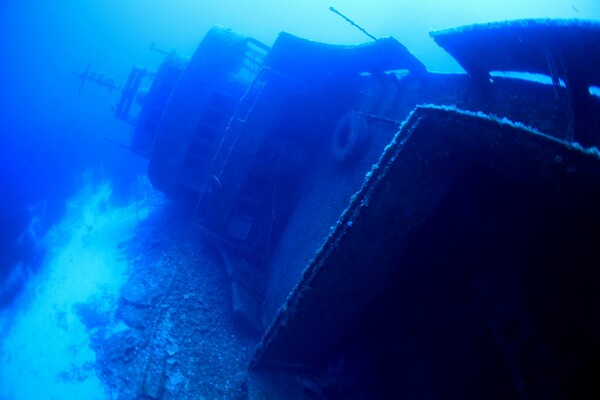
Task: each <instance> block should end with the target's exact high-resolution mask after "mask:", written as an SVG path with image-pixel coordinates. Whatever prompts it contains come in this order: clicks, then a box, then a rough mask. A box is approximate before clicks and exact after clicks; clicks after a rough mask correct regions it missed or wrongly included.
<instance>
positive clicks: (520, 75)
mask: <svg viewBox="0 0 600 400" xmlns="http://www.w3.org/2000/svg"><path fill="white" fill-rule="evenodd" d="M490 76H491V77H492V78H494V77H499V78H510V79H520V80H524V81H529V82H535V83H541V84H543V85H552V84H553V81H552V77H551V76H550V75H545V74H537V73H533V72H519V71H491V72H490ZM558 82H559V86H560V87H562V88H564V87H566V85H565V81H564V80H563V79H562V78H559V80H558Z"/></svg>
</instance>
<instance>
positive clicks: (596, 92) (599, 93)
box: [588, 86, 600, 97]
mask: <svg viewBox="0 0 600 400" xmlns="http://www.w3.org/2000/svg"><path fill="white" fill-rule="evenodd" d="M588 91H589V93H590V94H591V95H592V96H596V97H600V87H598V86H590V87H589V88H588Z"/></svg>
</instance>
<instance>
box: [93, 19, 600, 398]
mask: <svg viewBox="0 0 600 400" xmlns="http://www.w3.org/2000/svg"><path fill="white" fill-rule="evenodd" d="M431 36H432V38H433V40H435V42H436V43H437V44H439V45H440V46H441V47H442V48H443V49H445V50H446V51H447V52H448V53H450V54H451V55H452V56H453V57H454V58H455V59H456V60H457V61H458V63H459V64H460V65H461V66H462V67H463V68H464V70H465V71H466V74H438V73H432V72H430V71H428V70H427V68H426V67H425V65H424V64H423V63H422V62H421V61H420V60H418V59H417V58H416V57H415V56H414V55H412V54H411V53H410V51H409V50H408V49H407V48H406V47H405V46H404V45H402V44H401V43H400V42H398V41H397V40H395V39H394V38H382V39H377V40H373V41H371V42H369V43H365V44H363V45H357V46H334V45H328V44H323V43H316V42H311V41H308V40H305V39H302V38H298V37H295V36H293V35H290V34H287V33H281V34H280V35H279V36H278V38H277V40H276V41H275V42H274V44H273V45H272V46H271V47H268V46H266V45H264V44H262V43H260V42H259V41H257V40H255V39H253V38H250V37H247V36H244V35H242V34H239V33H236V32H233V31H231V30H228V29H225V28H213V29H212V30H210V31H209V33H208V34H207V35H206V37H205V38H204V39H203V41H202V42H201V44H200V45H199V47H198V48H197V50H196V52H195V53H194V54H193V55H192V56H191V57H189V58H186V57H183V56H182V55H180V54H177V53H175V52H172V53H169V54H167V55H165V59H164V62H163V63H162V65H161V66H160V68H159V69H158V70H157V71H156V72H154V73H149V72H147V71H145V70H143V69H139V68H134V70H132V72H131V75H130V79H129V82H128V83H127V85H125V87H124V89H123V90H122V98H121V101H120V103H119V105H118V107H117V110H116V113H115V116H116V117H118V118H121V119H123V120H125V121H127V122H128V123H131V124H132V126H133V132H134V134H133V138H132V141H131V143H130V149H131V151H133V152H135V153H137V154H139V155H141V156H143V157H145V158H147V159H148V176H149V179H150V181H151V182H152V185H153V186H154V187H155V188H156V189H158V190H160V191H162V192H164V193H166V194H167V195H168V197H169V198H171V204H172V209H171V210H170V211H165V215H164V216H162V217H157V218H158V220H157V221H155V224H154V225H152V223H150V222H149V223H148V224H149V225H148V226H147V227H146V228H145V229H147V230H146V231H144V232H142V233H140V237H139V238H138V239H136V240H133V241H132V243H131V244H130V245H131V248H132V249H135V248H136V246H138V248H139V249H143V251H141V250H140V251H139V252H138V253H144V254H146V256H145V257H146V258H145V259H144V260H143V262H140V265H139V267H138V268H137V272H136V273H134V274H133V275H132V277H131V279H130V282H129V283H128V285H127V286H126V288H125V289H124V291H123V293H122V298H121V302H120V305H119V311H118V317H119V318H120V319H121V320H122V321H123V323H124V324H125V325H126V328H125V329H124V330H123V331H121V332H119V333H118V334H114V335H112V336H110V337H103V338H101V340H98V341H97V343H96V346H97V349H98V354H100V356H99V365H101V367H100V370H101V373H100V376H101V378H102V380H103V381H104V383H105V384H106V385H107V386H109V387H110V388H112V390H114V393H115V395H116V396H117V397H118V398H123V399H141V398H145V399H159V398H164V399H176V398H177V399H179V398H223V397H225V398H240V399H242V398H244V399H245V398H247V399H329V400H334V399H391V398H457V399H458V398H460V399H465V398H498V399H507V398H522V399H529V398H565V399H572V398H584V397H587V398H593V397H596V396H598V395H600V393H599V392H600V387H599V385H598V382H597V379H595V378H596V377H595V374H594V371H595V369H594V365H596V364H597V363H598V362H599V361H600V331H599V329H600V328H599V327H600V324H599V323H598V322H599V321H598V304H600V290H599V289H600V286H599V283H600V281H599V278H600V275H599V274H600V272H599V270H598V268H597V266H598V262H597V261H596V258H597V257H596V253H597V248H598V243H599V242H600V209H599V208H598V204H600V152H599V151H598V149H597V147H596V146H600V101H599V99H598V97H597V96H596V95H595V94H594V93H597V88H598V87H600V53H599V52H598V51H597V49H598V48H600V25H599V24H597V23H592V22H582V21H572V20H520V21H507V22H500V23H491V24H484V25H474V26H466V27H460V28H453V29H448V30H444V31H439V32H433V33H431ZM523 77H527V79H523ZM146 84H150V86H149V90H148V91H147V92H142V91H141V89H140V88H141V87H142V86H145V85H146ZM136 98H137V99H139V100H143V103H142V106H141V107H140V108H139V109H136V106H135V102H134V100H135V99H136ZM160 218H162V219H160ZM140 229H142V228H140ZM134 252H135V251H134ZM215 310H216V311H215ZM592 393H594V394H595V396H593V395H592Z"/></svg>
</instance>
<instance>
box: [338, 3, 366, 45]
mask: <svg viewBox="0 0 600 400" xmlns="http://www.w3.org/2000/svg"><path fill="white" fill-rule="evenodd" d="M329 11H331V12H333V13H335V14H337V15H339V16H340V17H342V18H343V19H344V20H345V21H346V22H348V23H349V24H350V25H352V26H354V27H356V28H357V29H358V30H359V31H361V32H362V33H364V34H365V35H367V36H368V37H370V38H371V39H373V40H374V41H377V38H376V37H375V36H373V35H371V34H370V33H369V32H367V31H366V30H365V29H364V28H363V27H361V26H360V25H358V24H357V23H356V22H354V21H352V20H351V19H350V18H348V17H346V16H345V15H344V14H342V13H341V12H339V11H338V10H336V9H335V8H333V7H329Z"/></svg>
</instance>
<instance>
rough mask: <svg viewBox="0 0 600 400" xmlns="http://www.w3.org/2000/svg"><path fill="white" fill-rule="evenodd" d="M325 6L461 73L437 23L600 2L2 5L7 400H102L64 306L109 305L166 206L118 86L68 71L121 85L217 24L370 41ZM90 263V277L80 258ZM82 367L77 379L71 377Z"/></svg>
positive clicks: (0, 196)
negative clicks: (151, 183)
mask: <svg viewBox="0 0 600 400" xmlns="http://www.w3.org/2000/svg"><path fill="white" fill-rule="evenodd" d="M329 6H334V7H336V8H337V9H339V10H340V11H342V12H344V13H345V14H346V15H348V16H349V17H351V18H352V19H354V20H355V21H357V22H358V23H359V24H360V25H361V26H362V27H364V28H365V29H366V30H368V31H369V32H370V33H371V34H373V35H375V36H377V37H385V36H394V37H395V38H397V39H398V40H399V41H401V42H402V43H404V44H405V45H406V46H407V47H408V49H409V50H410V51H412V52H413V54H415V55H416V56H417V57H418V58H419V59H421V60H422V61H423V62H424V63H425V64H426V65H427V66H428V68H429V69H430V70H432V71H441V72H455V71H460V67H459V66H458V65H457V64H456V63H455V62H454V61H453V60H452V59H451V58H450V57H448V56H447V55H446V54H445V53H444V52H443V50H441V49H440V48H439V47H437V46H436V45H435V43H434V42H433V40H431V39H430V38H429V36H428V32H429V31H432V30H437V29H443V28H449V27H453V26H458V25H464V24H470V23H477V22H488V21H497V20H505V19H518V18H581V19H595V20H598V19H600V2H598V1H597V0H572V1H568V0H563V1H561V0H536V1H534V0H531V1H525V0H521V1H517V0H497V1H485V2H483V1H482V2H473V1H469V0H462V1H452V2H450V1H441V0H419V1H417V0H414V1H393V0H380V1H378V0H373V1H370V2H364V1H361V0H351V1H348V0H346V1H341V0H340V1H317V0H291V1H285V2H272V1H261V2H258V1H257V2H252V1H249V0H225V1H221V2H210V3H209V2H201V1H193V0H181V1H177V2H174V1H172V0H171V1H167V0H154V1H148V0H146V1H144V0H129V1H117V0H89V1H85V2H84V1H67V0H56V1H52V2H49V1H46V2H43V1H34V0H22V1H16V0H13V1H10V0H9V1H3V2H1V3H0V51H1V52H2V57H1V58H0V310H1V311H0V318H1V320H0V338H1V340H2V342H1V343H0V365H1V367H0V399H2V400H4V399H6V400H9V399H33V398H40V399H47V398H57V399H71V398H73V399H75V398H77V399H80V398H104V397H103V396H104V395H103V389H102V387H101V384H100V381H99V380H98V379H97V377H96V376H95V373H94V371H93V367H92V365H93V361H94V359H95V355H94V354H93V351H92V350H91V349H90V348H88V347H85V346H81V347H77V348H76V349H75V348H74V347H73V346H74V344H75V343H81V342H85V341H86V339H85V335H86V333H85V329H84V327H83V326H82V324H81V323H80V322H78V321H77V317H76V315H74V314H72V313H70V312H69V311H68V310H69V309H70V308H69V307H70V306H71V305H73V304H76V303H78V302H81V301H85V300H86V299H89V298H91V297H93V296H98V295H99V293H101V295H102V296H105V297H106V301H107V304H109V303H110V299H114V296H115V295H116V293H117V291H118V288H119V287H120V286H119V285H121V284H122V280H123V277H124V276H125V275H124V274H125V273H126V270H127V267H126V265H123V263H122V260H120V259H119V253H118V249H117V245H118V243H119V242H121V241H123V240H125V239H127V237H128V235H129V234H130V230H131V229H132V228H133V227H135V225H136V224H137V223H139V222H140V221H142V220H143V219H144V218H145V217H146V216H147V215H148V213H151V212H152V209H153V207H154V206H155V205H156V204H157V203H156V202H160V201H159V200H153V201H156V202H149V201H148V198H147V196H146V194H140V191H139V190H136V189H135V188H139V187H140V186H144V185H146V184H147V182H145V181H144V178H143V174H144V169H145V164H144V162H143V161H142V160H140V159H139V158H137V157H136V156H134V155H132V154H130V153H128V152H127V151H125V150H123V149H122V148H121V147H119V146H118V145H116V144H115V143H122V144H125V145H126V144H127V143H128V141H129V139H130V133H131V132H130V127H129V126H128V125H127V124H125V123H124V122H122V121H119V120H116V119H115V118H113V117H112V115H111V110H112V107H113V105H114V104H115V103H116V102H117V100H118V95H119V93H118V91H113V92H112V93H109V92H108V91H107V90H105V89H104V88H101V87H97V86H96V85H95V84H93V83H87V84H85V85H84V87H83V88H82V90H81V93H80V94H79V95H78V89H79V81H78V80H77V78H76V75H75V74H74V72H78V71H83V70H84V69H85V68H86V66H87V65H88V64H90V65H91V68H93V69H94V70H96V71H102V72H103V73H104V74H106V76H111V77H113V78H114V80H115V82H118V83H124V82H125V80H126V78H127V74H128V73H129V70H130V68H131V67H132V66H133V65H143V66H146V67H149V68H156V67H157V66H158V65H159V64H160V62H161V61H162V56H161V55H160V54H158V53H157V52H153V51H150V46H151V45H152V44H153V43H154V44H155V45H156V46H157V47H158V48H161V49H165V50H171V49H177V50H178V51H180V52H182V53H184V54H192V52H193V51H194V49H195V47H196V46H197V45H198V43H199V42H200V40H201V39H202V37H203V36H204V34H205V33H206V32H207V31H208V29H209V28H210V27H211V26H213V25H216V24H219V25H223V26H226V27H230V28H233V29H234V30H237V31H239V32H242V33H244V34H247V35H249V36H252V37H255V38H257V39H258V40H261V41H263V42H264V43H266V44H271V43H272V42H273V41H274V39H275V38H276V35H277V34H278V33H279V32H280V31H288V32H290V33H292V34H295V35H297V36H301V37H305V38H308V39H312V40H317V41H322V42H329V43H338V44H354V43H360V42H364V41H368V38H367V37H365V36H364V35H363V34H362V33H361V32H360V31H358V30H356V29H355V28H353V27H351V26H350V25H348V24H347V23H346V22H344V21H343V20H342V19H341V18H339V17H338V16H336V15H335V14H333V13H331V12H330V11H329V10H328V7H329ZM107 139H110V140H107ZM140 204H143V207H142V206H140ZM73 259H78V260H79V262H78V263H74V262H73ZM82 263H83V264H85V265H87V266H88V267H87V268H88V269H87V271H88V272H89V273H88V274H83V275H81V274H80V272H81V269H80V268H77V267H76V265H81V264H82ZM49 315H51V316H52V318H53V319H52V320H48V318H47V317H48V316H49ZM56 316H58V317H56ZM65 327H68V328H69V329H63V328H65ZM111 329H119V327H111ZM43 332H54V333H55V334H53V335H50V336H49V335H48V334H40V333H43ZM49 337H51V340H50V339H49ZM73 368H75V369H73ZM75 370H77V371H83V372H82V373H83V375H82V376H80V377H77V379H75V378H74V377H73V376H71V375H69V374H70V373H73V372H72V371H75ZM70 371H71V372H70ZM57 377H58V378H57ZM79 378H81V379H79Z"/></svg>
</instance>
